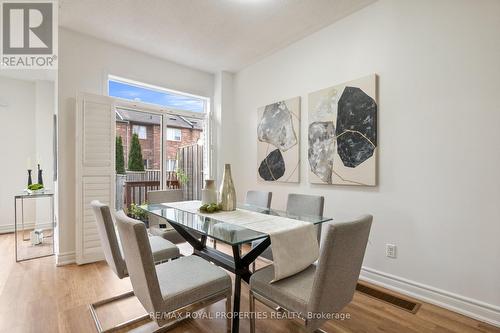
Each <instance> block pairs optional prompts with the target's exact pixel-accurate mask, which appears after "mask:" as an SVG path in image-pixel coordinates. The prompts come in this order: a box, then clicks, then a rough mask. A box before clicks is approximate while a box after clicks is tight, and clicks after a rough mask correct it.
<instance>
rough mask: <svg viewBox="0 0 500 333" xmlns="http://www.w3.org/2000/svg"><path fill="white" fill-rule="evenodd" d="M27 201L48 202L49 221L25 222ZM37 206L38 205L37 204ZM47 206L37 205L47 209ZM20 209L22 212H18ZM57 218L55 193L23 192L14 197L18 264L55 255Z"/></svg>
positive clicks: (35, 220)
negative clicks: (55, 216)
mask: <svg viewBox="0 0 500 333" xmlns="http://www.w3.org/2000/svg"><path fill="white" fill-rule="evenodd" d="M27 200H34V201H42V200H43V201H48V209H49V211H50V212H49V221H44V222H38V221H37V219H36V216H39V215H41V214H39V212H38V211H37V213H36V214H35V215H36V216H35V218H34V221H31V222H30V223H27V222H26V221H25V211H24V210H25V202H26V201H27ZM35 204H36V203H35ZM45 206H47V204H39V205H36V207H37V209H38V208H39V207H43V208H45ZM18 209H19V210H20V212H18ZM19 220H20V221H19ZM54 231H55V218H54V193H53V192H51V191H48V190H47V191H44V192H39V193H28V192H22V193H20V194H17V195H16V196H14V233H15V246H16V262H20V261H24V260H30V259H36V258H43V257H48V256H52V255H54V253H55V248H54V246H55V244H54Z"/></svg>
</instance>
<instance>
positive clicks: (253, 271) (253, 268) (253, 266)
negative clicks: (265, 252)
mask: <svg viewBox="0 0 500 333" xmlns="http://www.w3.org/2000/svg"><path fill="white" fill-rule="evenodd" d="M252 273H255V261H254V262H253V263H252Z"/></svg>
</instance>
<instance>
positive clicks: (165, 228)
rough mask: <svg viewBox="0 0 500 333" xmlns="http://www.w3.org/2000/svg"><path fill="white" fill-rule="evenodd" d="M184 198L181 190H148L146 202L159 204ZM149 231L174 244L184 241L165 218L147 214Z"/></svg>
mask: <svg viewBox="0 0 500 333" xmlns="http://www.w3.org/2000/svg"><path fill="white" fill-rule="evenodd" d="M182 200H184V192H183V190H159V191H148V203H150V204H159V203H164V202H178V201H182ZM149 233H150V234H152V235H155V236H160V237H163V238H165V239H166V240H169V241H171V242H172V243H174V244H180V243H184V242H186V240H185V239H184V237H182V236H181V235H180V234H179V233H178V232H177V231H175V229H174V228H173V227H172V226H171V225H170V224H168V223H166V221H165V220H163V219H161V218H160V217H158V216H154V215H153V214H149Z"/></svg>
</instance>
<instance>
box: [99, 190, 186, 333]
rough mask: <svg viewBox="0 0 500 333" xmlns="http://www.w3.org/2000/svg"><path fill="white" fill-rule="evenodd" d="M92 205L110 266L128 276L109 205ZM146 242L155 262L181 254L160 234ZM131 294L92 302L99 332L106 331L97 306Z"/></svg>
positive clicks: (117, 274)
mask: <svg viewBox="0 0 500 333" xmlns="http://www.w3.org/2000/svg"><path fill="white" fill-rule="evenodd" d="M90 205H91V207H92V211H93V213H94V217H95V219H96V224H97V231H98V234H99V238H100V241H101V247H102V249H103V252H104V258H105V259H106V262H107V263H108V265H109V267H110V268H111V269H112V270H113V272H114V273H115V274H116V276H118V278H119V279H123V278H125V277H127V276H128V272H127V265H126V264H125V260H124V258H123V252H122V247H121V243H120V241H119V239H118V237H117V234H116V229H115V223H114V221H113V217H112V215H111V211H110V209H109V206H107V205H105V204H102V203H100V202H99V201H97V200H94V201H92V202H91V203H90ZM141 223H142V222H141ZM146 243H147V244H148V246H150V248H151V251H152V253H153V258H154V259H153V260H154V261H155V263H161V262H164V261H167V260H170V259H173V258H177V257H179V256H180V252H179V248H178V247H177V246H175V244H172V243H171V242H169V241H167V240H166V239H163V238H161V237H158V236H152V237H149V239H147V241H146ZM131 296H134V293H133V292H127V293H125V294H122V295H118V296H114V297H112V298H108V299H105V300H101V301H99V302H96V303H92V304H90V311H91V313H92V318H93V319H94V322H95V324H96V327H97V330H98V331H99V332H105V331H104V330H103V328H102V325H101V323H100V321H99V318H98V316H97V308H98V307H99V306H102V305H104V304H108V303H111V302H114V301H116V300H119V299H123V298H127V297H131ZM144 318H147V316H142V317H139V318H136V319H134V320H132V321H128V322H126V323H123V324H120V325H118V326H116V327H114V328H113V329H117V328H119V327H125V326H128V325H130V324H132V323H135V322H137V321H140V320H143V319H144Z"/></svg>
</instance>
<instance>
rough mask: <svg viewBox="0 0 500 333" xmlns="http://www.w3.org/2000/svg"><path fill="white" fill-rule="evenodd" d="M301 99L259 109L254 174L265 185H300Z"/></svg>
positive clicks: (293, 99) (288, 100) (296, 98)
mask: <svg viewBox="0 0 500 333" xmlns="http://www.w3.org/2000/svg"><path fill="white" fill-rule="evenodd" d="M299 131H300V97H295V98H291V99H287V100H285V101H279V102H276V103H273V104H269V105H266V106H264V107H261V108H259V109H258V125H257V163H258V165H257V173H258V178H259V179H260V180H264V181H270V182H274V181H278V182H289V183H298V182H299V167H300V156H299V154H300V149H299V140H300V133H299Z"/></svg>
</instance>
